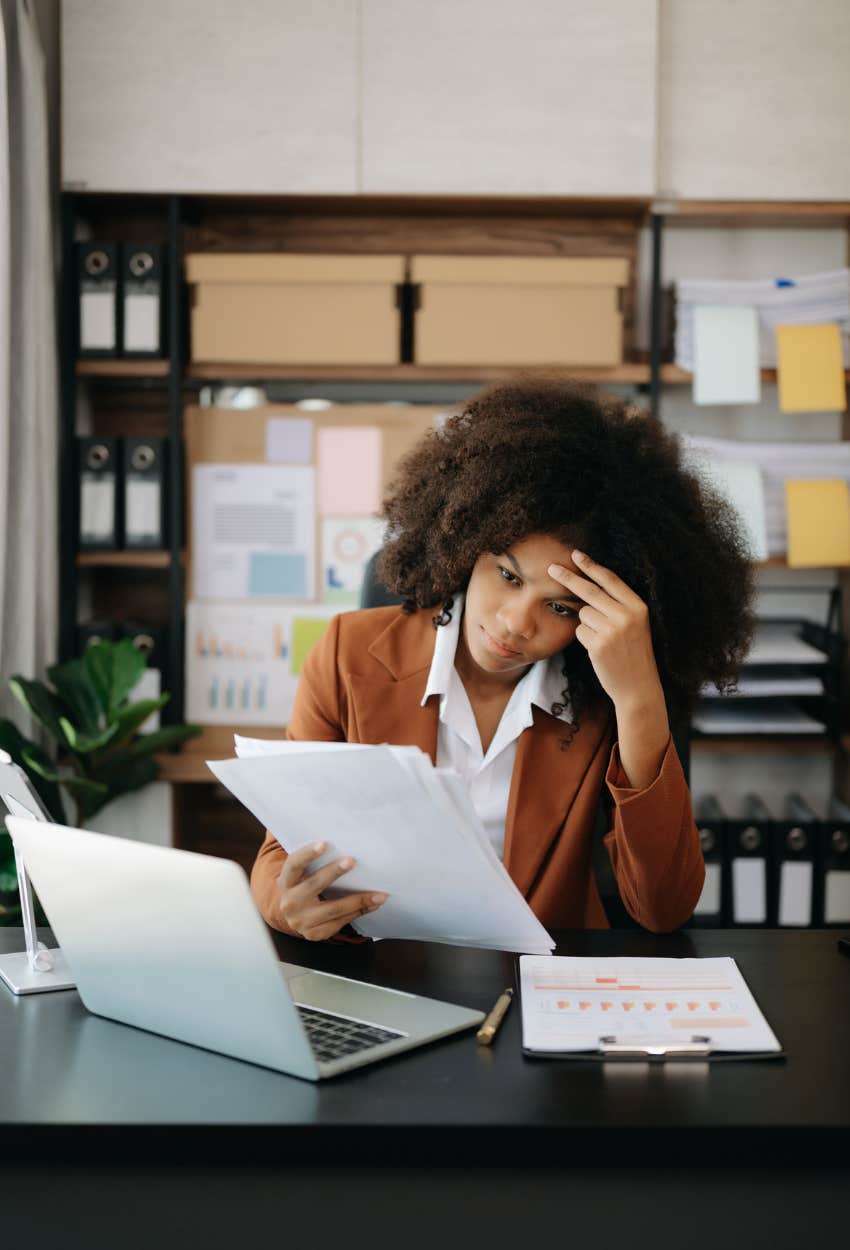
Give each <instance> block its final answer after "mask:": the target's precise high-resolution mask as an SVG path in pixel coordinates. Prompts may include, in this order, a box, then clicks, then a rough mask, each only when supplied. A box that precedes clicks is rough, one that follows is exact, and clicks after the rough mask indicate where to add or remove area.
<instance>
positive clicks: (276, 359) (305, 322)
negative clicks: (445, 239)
mask: <svg viewBox="0 0 850 1250" xmlns="http://www.w3.org/2000/svg"><path fill="white" fill-rule="evenodd" d="M186 278H187V281H188V282H189V283H191V284H192V288H193V289H192V357H191V358H192V360H193V361H195V362H212V361H215V362H219V361H221V362H224V363H242V364H280V365H289V364H291V365H391V364H397V363H398V361H399V356H400V343H401V322H400V315H401V314H400V312H399V307H398V300H397V287H398V284H399V283H401V282H403V281H404V258H403V257H401V256H332V255H322V256H305V255H294V254H293V255H290V254H268V253H245V254H242V253H237V254H232V253H230V254H223V253H222V254H216V253H196V254H194V255H190V256H187V257H186Z"/></svg>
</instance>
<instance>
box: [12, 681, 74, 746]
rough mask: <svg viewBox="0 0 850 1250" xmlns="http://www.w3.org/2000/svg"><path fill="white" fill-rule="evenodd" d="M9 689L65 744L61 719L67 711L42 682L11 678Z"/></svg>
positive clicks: (41, 723)
mask: <svg viewBox="0 0 850 1250" xmlns="http://www.w3.org/2000/svg"><path fill="white" fill-rule="evenodd" d="M9 689H10V690H11V691H12V694H13V695H14V696H15V698H16V699H17V700H18V702H19V703H21V704H22V705H23V706H24V707H25V708H26V709H27V711H28V712H30V713H31V714H32V715H33V716H34V717H35V719H36V720H37V721H38V722H39V724H40V725H43V726H44V728H45V729H46V730H47V731H48V733H50V734H52V735H53V737H54V738H55V739H56V740H57V742H61V743H62V744H63V745H64V744H65V735H64V733H63V732H62V727H61V725H60V724H59V718H60V717H61V716H62V715H63V714H64V711H65V709H64V708H63V706H62V704H61V703H60V702H59V700H58V699H57V698H56V696H55V695H54V694H53V693H52V692H51V691H50V690H48V689H47V687H46V686H44V685H42V683H41V682H40V681H27V679H26V677H20V676H17V675H16V676H14V677H10V678H9Z"/></svg>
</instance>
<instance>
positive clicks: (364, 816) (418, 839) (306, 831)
mask: <svg viewBox="0 0 850 1250" xmlns="http://www.w3.org/2000/svg"><path fill="white" fill-rule="evenodd" d="M236 747H237V752H238V758H237V759H233V760H218V761H212V762H208V767H209V768H210V770H211V771H212V772H213V773H214V774H215V776H216V777H217V778H218V779H219V781H221V783H222V784H223V785H225V786H226V787H227V789H228V790H230V791H231V793H232V794H234V795H235V796H236V798H237V799H239V801H240V802H241V803H243V804H244V805H245V807H247V808H248V809H249V811H251V812H253V814H254V815H255V816H256V817H257V819H258V820H259V821H260V822H261V824H263V825H264V826H265V827H266V828H267V829H269V830H270V831H271V832H272V833H273V834H274V836H275V837H276V838H277V839H278V841H279V842H280V844H281V846H282V847H283V848H284V850H286V851H287V852H292V851H295V850H297V849H298V848H299V847H302V846H305V845H306V844H307V843H309V842H316V841H323V842H325V843H326V844H327V849H326V852H325V853H324V854H323V855H322V856H321V858H319V859H318V860H316V861H314V863H315V867H317V868H320V867H322V866H323V865H324V864H326V863H329V862H331V861H332V860H335V859H338V858H339V857H340V856H343V855H349V856H351V857H352V858H353V859H354V860H355V861H356V863H355V866H354V868H353V869H352V870H351V871H350V872H347V873H345V875H344V876H343V877H341V878H340V880H339V883H338V885H337V886H336V887H335V888H332V889H330V890H325V891H324V892H323V894H324V896H325V897H335V896H338V895H342V894H351V893H357V892H360V891H369V892H371V891H373V890H382V891H386V893H387V894H388V895H389V898H388V899H387V901H386V902H385V903H384V904H383V905H382V906H381V907H380V908H379V909H378V910H377V911H376V912H373V913H371V914H370V915H368V916H364V917H362V918H361V919H360V920H358V921H356V922H355V923H354V926H353V927H354V928H355V929H356V930H357V932H358V933H361V934H363V935H364V936H365V937H370V938H375V939H378V938H406V939H413V940H417V941H423V942H446V943H450V944H452V945H456V946H475V947H487V948H490V949H495V950H505V951H521V952H527V953H531V954H547V955H548V954H549V953H550V952H551V951H552V950H553V949H554V945H555V944H554V942H553V941H552V939H551V938H550V936H549V934H548V933H547V932H546V930H545V929H544V928H543V926H542V925H541V923H540V921H539V920H538V919H537V917H536V916H535V915H534V913H533V912H532V910H531V908H530V907H529V906H528V904H527V903H526V901H525V899H524V898H523V896H522V894H521V893H520V891H519V890H518V889H517V887H516V885H515V884H514V882H513V881H512V880H511V878H510V877H509V875H508V873H507V871H506V870H505V867H504V865H503V864H502V863H501V861H500V860H499V858H498V856H497V855H496V852H495V851H494V849H493V847H492V844H491V843H490V841H489V839H488V838H487V835H486V833H485V831H484V828H483V826H482V824H481V822H480V820H479V819H478V816H477V815H476V812H475V809H474V808H473V806H472V803H471V801H470V798H469V795H468V794H467V792H466V790H465V788H464V786H463V783H462V781H461V779H460V777H459V776H458V774H457V773H455V772H454V770H452V769H442V768H434V767H433V766H432V764H431V761H430V759H429V757H428V756H427V755H425V754H424V752H422V751H420V750H419V749H418V747H394V746H366V745H354V744H350V743H344V742H279V741H277V742H271V741H262V740H253V739H247V738H237V742H236Z"/></svg>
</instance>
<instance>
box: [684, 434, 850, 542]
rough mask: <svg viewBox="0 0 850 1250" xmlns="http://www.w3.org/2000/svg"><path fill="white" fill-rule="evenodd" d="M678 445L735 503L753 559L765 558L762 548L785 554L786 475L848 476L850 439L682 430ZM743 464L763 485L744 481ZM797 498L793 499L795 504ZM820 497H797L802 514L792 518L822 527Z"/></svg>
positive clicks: (788, 477) (792, 477)
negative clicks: (758, 439)
mask: <svg viewBox="0 0 850 1250" xmlns="http://www.w3.org/2000/svg"><path fill="white" fill-rule="evenodd" d="M682 446H683V449H684V452H685V457H686V459H687V461H688V462H689V463H690V464H691V466H692V467H693V469H694V471H695V472H697V473H700V474H701V475H703V476H705V477H706V478H707V479H709V481H710V483H711V485H712V486H713V487H715V489H720V490H722V492H723V493H724V494H725V495H726V496H727V497H728V498H729V499H730V501H731V502H732V503H733V506H735V507H736V508H737V510H738V513H739V515H740V516H741V521H742V524H743V525H744V527H745V531H746V532H747V533H748V534H749V535H750V546H751V549H752V551H753V555H754V558H756V559H758V558H760V557H761V558H763V556H762V554H761V553H762V552H763V551H764V549H765V548H766V550H767V554H768V555H785V554H786V553H787V551H788V516H787V506H788V505H787V503H786V492H785V483H786V482H787V481H797V480H800V479H803V480H805V481H815V480H818V479H832V480H833V481H837V480H839V479H842V480H844V481H848V482H850V442H841V443H835V442H821V443H785V442H772V443H755V442H738V441H735V440H732V439H723V438H703V437H700V436H696V435H682ZM742 466H747V468H748V469H749V470H750V477H751V476H752V470H756V471H757V473H758V474H759V476H760V479H761V490H759V489H758V487H756V488H755V489H753V486H752V483H750V485H749V487H748V486H747V482H748V477H747V473H746V470H742ZM762 500H763V504H762ZM797 502H798V501H797V500H796V499H795V500H794V504H793V506H795V507H796V504H797ZM822 503H823V500H822V499H821V498H820V495H819V494H818V495H817V497H816V498H814V499H813V498H812V496H811V494H807V495H806V496H805V497H803V498H801V499H800V500H799V504H800V508H799V512H800V515H799V516H797V515H795V517H794V518H793V519H794V521H795V522H798V521H799V523H800V524H801V525H803V526H804V527H805V526H806V525H807V522H808V521H809V520H816V521H817V525H818V526H820V527H822V526H823V520H824V518H823V517H822V516H821V515H820V512H819V511H818V513H817V516H816V515H815V512H814V510H815V507H816V506H817V508H818V510H819V509H820V508H821V505H822ZM762 509H763V518H760V516H759V512H760V511H761V510H762Z"/></svg>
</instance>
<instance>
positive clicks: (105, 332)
mask: <svg viewBox="0 0 850 1250" xmlns="http://www.w3.org/2000/svg"><path fill="white" fill-rule="evenodd" d="M80 347H81V348H82V349H83V350H84V351H112V350H113V349H114V347H115V292H114V290H109V291H84V292H83V294H82V295H81V296H80Z"/></svg>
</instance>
